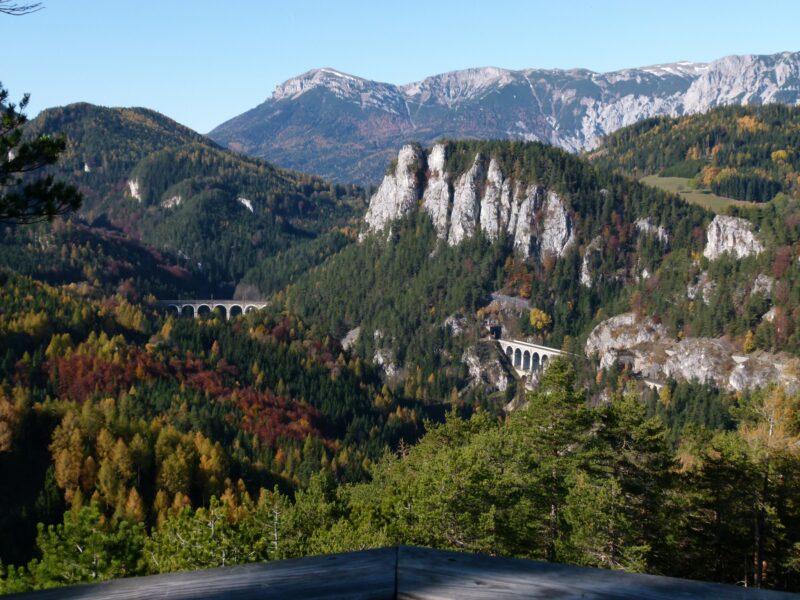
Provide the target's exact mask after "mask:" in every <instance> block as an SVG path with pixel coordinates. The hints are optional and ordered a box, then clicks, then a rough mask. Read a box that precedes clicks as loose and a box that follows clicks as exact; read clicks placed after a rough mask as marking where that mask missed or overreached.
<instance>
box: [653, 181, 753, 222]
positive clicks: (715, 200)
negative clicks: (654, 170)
mask: <svg viewBox="0 0 800 600" xmlns="http://www.w3.org/2000/svg"><path fill="white" fill-rule="evenodd" d="M690 181H691V180H690V179H687V178H685V177H659V176H658V175H649V176H647V177H643V178H642V183H645V184H647V185H652V186H654V187H657V188H660V189H662V190H664V191H666V192H672V193H674V194H678V195H679V196H680V197H681V198H683V199H684V200H686V201H687V202H691V203H692V204H699V205H700V206H702V207H703V208H706V209H708V210H710V211H712V212H715V213H722V212H725V209H727V208H728V207H729V206H748V207H753V206H755V207H758V208H760V207H763V206H766V204H767V203H766V202H745V201H744V200H734V199H733V198H726V197H724V196H717V195H716V194H713V193H711V191H710V190H702V189H701V190H698V189H694V188H692V187H690V186H689V182H690Z"/></svg>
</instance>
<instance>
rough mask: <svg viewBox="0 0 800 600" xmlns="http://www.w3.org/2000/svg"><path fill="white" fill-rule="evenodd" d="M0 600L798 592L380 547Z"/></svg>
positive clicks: (772, 595)
mask: <svg viewBox="0 0 800 600" xmlns="http://www.w3.org/2000/svg"><path fill="white" fill-rule="evenodd" d="M6 597H7V598H9V599H10V600H55V599H56V598H58V599H64V600H79V599H80V600H123V599H124V600H145V599H147V600H150V599H153V600H160V599H164V598H170V599H176V600H188V599H189V598H193V599H194V598H196V599H198V600H265V599H267V600H283V599H285V598H308V599H316V600H333V599H334V598H352V599H355V600H388V599H390V598H403V599H405V600H444V599H448V600H449V599H456V600H473V599H478V598H480V599H490V600H517V599H521V598H533V599H535V598H559V599H561V600H571V599H578V598H581V599H582V600H612V599H613V600H672V599H674V598H682V599H684V600H699V599H701V598H702V599H712V598H713V599H719V600H784V599H787V600H788V599H789V598H795V599H797V598H800V596H798V595H797V594H784V593H780V592H768V591H761V590H754V589H745V588H738V587H735V586H728V585H719V584H713V583H705V582H700V581H688V580H685V579H674V578H670V577H656V576H652V575H634V574H630V573H620V572H618V571H606V570H602V569H589V568H582V567H573V566H569V565H560V564H554V563H546V562H539V561H529V560H518V559H512V558H497V557H490V556H485V555H477V554H462V553H458V552H444V551H439V550H430V549H426V548H411V547H405V546H401V547H400V548H384V549H381V550H369V551H365V552H351V553H346V554H333V555H327V556H314V557H309V558H299V559H292V560H284V561H276V562H271V563H259V564H252V565H243V566H238V567H226V568H222V569H209V570H205V571H193V572H186V573H173V574H169V575H155V576H152V577H134V578H130V579H119V580H116V581H108V582H105V583H99V584H95V585H81V586H74V587H67V588H59V589H54V590H45V591H42V592H32V593H29V594H18V595H12V596H6Z"/></svg>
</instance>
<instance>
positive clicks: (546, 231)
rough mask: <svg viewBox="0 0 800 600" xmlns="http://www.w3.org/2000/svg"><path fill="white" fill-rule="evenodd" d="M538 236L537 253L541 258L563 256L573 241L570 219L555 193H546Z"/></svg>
mask: <svg viewBox="0 0 800 600" xmlns="http://www.w3.org/2000/svg"><path fill="white" fill-rule="evenodd" d="M539 234H540V235H539V252H540V254H541V255H542V256H557V257H560V256H563V255H564V253H565V252H566V250H567V248H569V247H570V246H571V245H572V243H573V241H574V236H573V231H572V217H570V215H569V213H568V212H567V208H566V206H564V202H563V201H562V200H561V198H559V196H558V194H556V193H555V192H552V191H550V192H547V197H546V198H545V201H544V206H543V207H542V218H541V220H540V232H539Z"/></svg>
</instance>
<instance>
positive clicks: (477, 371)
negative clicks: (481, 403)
mask: <svg viewBox="0 0 800 600" xmlns="http://www.w3.org/2000/svg"><path fill="white" fill-rule="evenodd" d="M461 360H462V361H463V362H464V363H465V364H466V365H467V370H468V371H469V378H470V382H469V386H468V387H475V386H482V387H483V388H484V389H485V391H487V392H494V391H501V392H503V391H505V390H506V388H507V387H508V384H509V383H510V382H511V381H512V378H513V377H514V376H513V375H512V373H511V370H510V368H509V367H508V364H507V363H506V362H505V361H504V360H503V355H502V354H501V353H499V352H498V351H497V345H496V344H495V342H494V341H488V340H485V341H480V342H478V343H477V344H475V345H474V346H470V347H469V348H467V349H466V350H465V351H464V354H463V355H462V356H461Z"/></svg>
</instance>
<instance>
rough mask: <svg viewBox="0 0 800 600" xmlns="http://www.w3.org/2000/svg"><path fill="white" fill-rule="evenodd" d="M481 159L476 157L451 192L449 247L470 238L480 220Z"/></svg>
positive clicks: (482, 176) (482, 173)
mask: <svg viewBox="0 0 800 600" xmlns="http://www.w3.org/2000/svg"><path fill="white" fill-rule="evenodd" d="M484 175H485V174H484V171H483V161H482V157H481V156H480V154H479V155H477V156H476V157H475V160H474V161H473V163H472V167H471V168H470V169H469V171H467V172H466V173H464V174H463V175H462V176H461V177H459V178H458V181H457V182H456V185H455V190H454V192H453V212H452V213H450V234H449V235H448V237H447V242H448V243H449V244H450V245H451V246H455V245H457V244H460V243H461V241H462V240H464V239H465V238H468V237H472V236H473V234H474V233H475V230H476V228H477V226H478V222H479V219H480V211H481V203H480V199H479V197H478V186H479V185H480V183H481V182H482V180H483V178H484Z"/></svg>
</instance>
